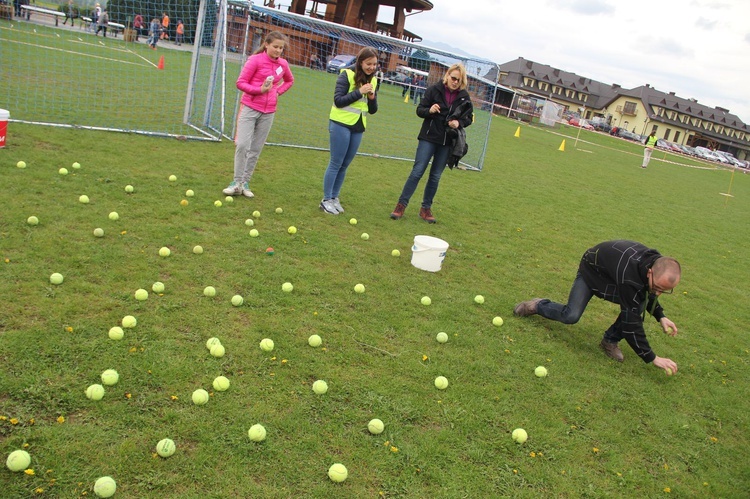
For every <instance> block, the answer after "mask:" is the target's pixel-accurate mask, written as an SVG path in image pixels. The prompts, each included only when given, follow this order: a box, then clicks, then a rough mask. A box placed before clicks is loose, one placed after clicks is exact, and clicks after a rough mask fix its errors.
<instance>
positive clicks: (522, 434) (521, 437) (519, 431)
mask: <svg viewBox="0 0 750 499" xmlns="http://www.w3.org/2000/svg"><path fill="white" fill-rule="evenodd" d="M511 438H512V439H513V441H514V442H516V443H519V444H522V443H524V442H525V441H526V439H527V438H529V435H528V434H527V433H526V430H524V429H523V428H516V429H515V430H513V433H512V434H511Z"/></svg>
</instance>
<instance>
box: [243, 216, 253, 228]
mask: <svg viewBox="0 0 750 499" xmlns="http://www.w3.org/2000/svg"><path fill="white" fill-rule="evenodd" d="M245 225H247V226H248V227H252V226H253V225H255V222H253V219H252V218H248V219H247V220H245Z"/></svg>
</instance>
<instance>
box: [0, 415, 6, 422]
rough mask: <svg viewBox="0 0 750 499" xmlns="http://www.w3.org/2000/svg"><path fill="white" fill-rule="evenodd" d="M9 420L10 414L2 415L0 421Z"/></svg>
mask: <svg viewBox="0 0 750 499" xmlns="http://www.w3.org/2000/svg"><path fill="white" fill-rule="evenodd" d="M7 420H8V416H0V421H7Z"/></svg>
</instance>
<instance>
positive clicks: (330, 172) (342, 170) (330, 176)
mask: <svg viewBox="0 0 750 499" xmlns="http://www.w3.org/2000/svg"><path fill="white" fill-rule="evenodd" d="M328 133H329V134H330V136H331V161H330V162H329V163H328V168H326V173H325V175H323V199H333V198H337V197H339V193H340V192H341V186H342V185H343V184H344V178H346V169H347V168H349V164H351V162H352V160H353V159H354V156H356V155H357V149H359V144H360V142H362V133H361V132H360V133H352V131H351V130H350V129H349V128H347V127H345V126H343V125H340V124H338V123H336V122H335V121H330V120H329V121H328Z"/></svg>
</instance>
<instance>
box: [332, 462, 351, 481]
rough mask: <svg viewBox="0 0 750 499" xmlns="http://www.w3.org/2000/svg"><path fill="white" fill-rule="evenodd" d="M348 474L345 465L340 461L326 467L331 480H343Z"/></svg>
mask: <svg viewBox="0 0 750 499" xmlns="http://www.w3.org/2000/svg"><path fill="white" fill-rule="evenodd" d="M348 476H349V472H348V471H347V470H346V466H344V465H343V464H341V463H335V464H332V465H331V467H330V468H328V478H330V479H331V481H332V482H343V481H344V480H346V477H348Z"/></svg>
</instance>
